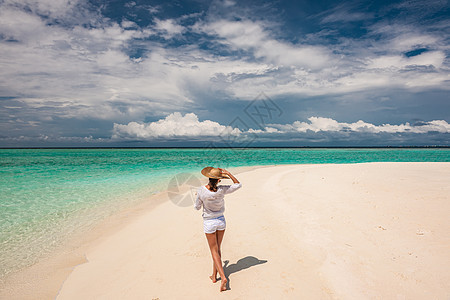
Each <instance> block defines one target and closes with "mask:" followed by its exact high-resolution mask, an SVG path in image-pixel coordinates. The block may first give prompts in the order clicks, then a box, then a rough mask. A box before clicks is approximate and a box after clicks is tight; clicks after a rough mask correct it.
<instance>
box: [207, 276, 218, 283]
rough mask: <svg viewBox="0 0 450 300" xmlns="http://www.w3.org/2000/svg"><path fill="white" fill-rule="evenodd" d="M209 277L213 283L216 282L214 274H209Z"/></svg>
mask: <svg viewBox="0 0 450 300" xmlns="http://www.w3.org/2000/svg"><path fill="white" fill-rule="evenodd" d="M209 278H210V279H211V281H212V282H213V283H216V282H217V277H216V276H214V275H211V276H209Z"/></svg>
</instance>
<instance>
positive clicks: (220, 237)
mask: <svg viewBox="0 0 450 300" xmlns="http://www.w3.org/2000/svg"><path fill="white" fill-rule="evenodd" d="M224 234H225V230H217V231H216V239H217V248H218V249H219V257H220V261H221V262H222V252H221V251H220V249H221V248H220V245H221V244H222V240H223V235H224ZM209 278H211V280H212V282H213V283H216V282H217V268H216V264H215V263H214V260H213V273H212V275H211V276H209Z"/></svg>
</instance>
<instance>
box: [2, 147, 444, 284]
mask: <svg viewBox="0 0 450 300" xmlns="http://www.w3.org/2000/svg"><path fill="white" fill-rule="evenodd" d="M381 161H384V162H400V161H401V162H408V161H410V162H421V161H428V162H450V149H418V148H412V149H299V148H257V149H255V148H248V149H230V148H228V149H223V148H222V149H219V148H204V149H0V190H1V194H0V266H1V269H0V277H1V276H4V275H6V274H8V273H9V272H11V271H14V270H17V269H19V268H21V267H24V266H27V265H30V264H32V263H34V262H36V261H37V260H38V259H39V257H41V256H43V255H45V254H46V253H50V252H51V251H52V250H53V249H54V248H55V247H56V246H57V245H59V244H61V243H62V242H63V241H64V240H65V239H67V237H70V236H71V235H72V234H74V233H76V232H82V231H83V230H88V229H89V228H91V227H92V226H93V225H94V224H96V223H98V222H99V221H100V220H102V219H104V218H105V217H107V216H109V215H111V214H113V213H115V212H117V211H118V210H120V209H122V208H124V207H129V206H132V205H134V204H137V203H140V202H142V201H144V200H146V199H148V197H149V196H150V195H152V194H154V193H157V192H158V191H162V190H166V189H167V187H168V183H169V182H170V180H171V179H172V178H174V176H176V175H177V174H179V173H185V172H196V173H198V172H199V171H200V170H201V168H203V167H204V166H208V165H211V166H216V167H217V166H218V167H224V168H228V167H239V166H256V165H277V164H319V163H361V162H381Z"/></svg>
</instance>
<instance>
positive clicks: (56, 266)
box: [0, 162, 450, 299]
mask: <svg viewBox="0 0 450 300" xmlns="http://www.w3.org/2000/svg"><path fill="white" fill-rule="evenodd" d="M383 165H384V166H385V167H386V168H385V169H389V168H392V165H395V166H400V165H403V167H402V168H406V169H408V168H413V169H414V168H419V169H420V168H421V165H422V166H427V167H426V168H425V169H427V168H431V169H432V168H435V167H439V166H447V167H446V168H447V169H448V166H450V163H439V162H437V163H427V162H418V163H397V162H396V163H389V162H387V163H380V162H377V163H355V164H305V165H298V164H290V165H270V166H266V165H264V166H252V167H239V168H230V170H231V171H232V172H233V173H236V175H238V174H242V175H243V177H244V178H245V179H246V183H245V185H246V186H247V185H249V186H250V187H251V188H253V189H254V188H255V184H256V189H258V188H257V182H255V180H257V179H251V178H252V177H253V175H255V176H256V177H257V178H258V179H259V180H260V181H264V178H265V176H266V177H267V176H269V177H270V178H271V179H272V180H275V181H277V182H278V184H279V185H277V186H276V187H274V189H275V190H277V191H279V192H281V193H282V194H286V195H289V193H290V192H293V191H294V190H295V189H296V188H298V187H297V185H298V184H299V183H302V182H296V181H295V180H294V179H293V178H290V177H286V176H287V174H290V172H291V173H292V170H294V169H299V171H300V172H306V173H305V174H308V172H310V173H311V172H312V173H311V174H315V173H314V172H316V171H317V170H318V169H320V168H324V169H326V170H327V172H330V169H336V167H337V169H339V168H340V169H342V168H344V169H345V168H350V169H351V168H352V166H361V167H362V169H367V168H373V169H378V171H379V172H383V169H384V167H383ZM390 165H391V166H390ZM407 165H410V166H412V167H408V166H407ZM267 168H268V170H267ZM358 168H359V167H357V169H358ZM261 169H266V170H261ZM353 169H355V168H354V167H353ZM261 174H263V175H262V177H261ZM294 174H295V173H294ZM406 175H408V174H406ZM416 175H417V174H416ZM258 176H259V177H258ZM417 176H419V175H417ZM292 180H294V184H288V185H287V186H286V184H285V182H288V183H289V182H291V181H292ZM305 180H307V179H305ZM316 180H317V182H319V183H321V181H322V180H325V179H323V178H322V179H321V178H317V179H316ZM317 182H314V184H317ZM224 183H225V182H224ZM225 184H227V183H225ZM280 185H282V186H283V185H284V187H285V189H284V190H282V191H280V187H281V186H280ZM256 191H257V190H256ZM261 192H264V193H263V194H264V195H263V196H265V197H269V196H270V195H274V194H273V191H271V190H267V189H265V190H264V191H261ZM353 192H356V191H353ZM237 194H238V193H236V196H234V195H233V196H232V197H233V198H232V199H234V197H237V198H239V197H242V196H243V195H237ZM230 196H231V195H230ZM263 196H260V197H263ZM329 196H330V197H331V196H334V195H333V193H332V194H329ZM449 196H450V195H448V191H447V192H445V194H444V195H443V197H444V198H447V199H448V198H449ZM230 198H231V197H230ZM150 199H151V200H150ZM168 200H169V199H168V198H167V191H164V192H160V193H158V194H156V195H152V196H150V197H149V199H148V201H145V202H144V203H141V204H139V205H138V206H136V207H133V208H128V209H125V210H124V211H121V212H119V213H117V214H114V215H113V216H111V217H108V218H107V219H106V220H103V221H102V222H101V223H100V224H99V225H97V226H96V227H95V228H94V229H93V230H92V231H90V232H89V234H87V236H84V237H82V239H81V240H77V241H75V240H73V241H72V243H76V242H80V241H81V242H80V245H79V246H78V248H77V249H76V251H72V252H71V253H64V252H61V255H59V256H55V257H52V258H50V260H49V261H42V262H40V263H38V264H36V265H34V266H32V267H30V268H27V269H26V270H22V271H20V272H18V273H16V274H14V275H15V277H14V276H10V278H9V279H8V280H9V281H8V280H7V281H5V283H6V285H5V286H6V288H7V289H6V292H5V291H1V292H0V296H1V295H5V298H8V299H19V298H20V299H32V298H33V299H36V298H55V297H58V298H59V297H61V298H62V299H64V298H67V296H68V295H72V296H74V294H70V293H71V292H70V290H71V288H73V287H74V286H76V283H74V280H75V279H74V278H77V274H74V271H75V270H76V271H77V272H82V269H83V268H88V267H89V265H90V264H92V263H94V262H95V261H96V260H98V259H99V258H98V257H99V255H100V253H104V251H105V248H104V247H105V245H107V244H108V243H111V240H114V238H116V237H118V236H120V235H121V234H123V232H125V231H126V230H127V229H128V228H130V227H136V228H138V229H139V230H142V227H139V226H142V225H139V226H138V223H139V222H144V221H145V222H148V224H153V223H152V222H156V223H155V224H164V223H165V222H167V221H166V220H165V219H158V221H152V220H149V218H157V217H161V216H159V215H158V213H162V212H173V213H176V214H180V213H181V212H185V213H187V214H188V215H184V214H181V215H179V217H180V218H182V219H185V221H187V222H194V223H195V224H197V223H198V222H199V221H200V219H201V216H199V215H200V214H198V213H195V211H189V209H187V208H186V209H184V208H183V209H181V208H180V210H176V209H175V205H174V204H173V203H167V202H168ZM227 201H228V198H227ZM250 201H253V202H252V203H253V204H252V205H255V206H256V207H258V206H259V203H258V202H254V200H253V199H250ZM259 201H264V203H266V202H267V199H263V198H260V199H259ZM268 205H272V204H270V203H268ZM292 205H294V207H295V205H297V204H295V203H292V200H291V201H288V202H284V206H280V207H277V206H274V207H272V210H271V211H270V212H271V214H267V213H264V214H263V216H264V217H265V218H266V221H267V224H266V225H269V226H270V225H273V226H274V227H275V228H273V230H274V231H275V232H274V233H275V234H276V235H280V233H282V232H283V231H284V230H285V228H284V227H283V226H284V225H283V224H282V223H280V221H279V220H278V219H277V218H274V216H273V215H272V213H273V214H275V215H276V216H283V217H284V218H285V220H289V221H290V222H298V221H296V219H297V218H298V216H296V215H293V214H292V209H293V206H292ZM447 205H448V204H447ZM228 206H230V207H229V210H230V212H229V214H230V216H229V218H228V216H227V220H229V222H230V227H231V226H232V225H231V224H238V225H239V227H240V226H242V227H245V226H253V224H252V223H251V220H245V214H242V213H240V215H239V214H238V212H237V211H236V206H235V204H233V202H232V201H231V202H230V203H228V202H227V210H228ZM297 212H298V211H297ZM312 212H314V214H316V212H315V211H314V210H313V211H310V216H311V215H312ZM226 213H227V212H226ZM320 213H322V212H321V211H320V210H319V215H317V216H316V218H321V217H322V216H320ZM239 217H241V218H242V219H244V220H242V219H240V218H239ZM158 222H159V223H158ZM249 222H250V223H249ZM286 222H287V221H286ZM310 222H311V220H310ZM312 222H313V223H314V220H312ZM155 224H153V225H155ZM303 225H305V226H310V225H311V224H307V223H304V224H303ZM341 225H342V224H341ZM443 225H444V226H448V224H447V225H445V224H443ZM155 226H157V225H155ZM314 226H319V225H317V224H314ZM342 226H343V225H342ZM379 226H381V228H375V229H376V230H377V232H378V231H380V232H386V230H388V229H391V228H387V227H386V225H385V224H382V225H379ZM300 227H301V226H300ZM344 227H345V226H344ZM344 227H343V228H344ZM197 229H199V228H197ZM313 229H314V228H313ZM158 230H159V229H158ZM236 230H237V228H236V227H235V228H234V229H233V227H231V228H230V229H229V230H228V228H227V232H230V236H233V235H234V236H236V237H237V238H246V237H245V233H242V232H240V231H239V230H238V231H236ZM265 230H268V229H267V228H263V229H261V228H259V229H257V232H259V233H261V232H264V231H265ZM330 230H332V229H330ZM418 230H422V231H423V232H416V236H419V237H422V236H424V235H428V234H429V232H426V230H425V229H418ZM171 232H172V231H171ZM312 232H314V230H312ZM312 232H310V233H309V234H307V235H305V234H304V233H303V234H300V233H298V234H297V233H296V234H295V240H297V242H299V243H300V245H302V247H300V248H299V247H298V246H299V245H298V244H297V245H293V244H292V242H286V241H278V242H279V243H280V244H283V245H284V246H286V247H288V248H290V250H291V251H292V252H293V253H297V254H298V256H299V257H301V259H302V260H303V262H302V264H303V267H304V268H305V271H301V272H300V274H299V276H300V277H302V276H307V275H308V274H307V272H306V270H308V271H312V272H313V275H311V274H309V276H311V278H315V279H316V280H317V282H316V283H312V282H311V279H309V280H307V281H306V282H309V283H310V284H312V285H311V286H310V287H309V288H306V287H305V290H304V294H301V295H303V296H304V295H311V296H317V295H319V294H320V295H322V296H326V297H328V298H335V297H336V296H339V295H340V296H343V295H347V296H348V295H357V294H361V295H363V292H362V290H361V289H353V290H352V289H350V288H347V290H345V289H342V287H340V285H341V284H344V283H343V282H340V283H336V282H333V280H334V281H336V279H332V280H330V278H328V277H326V276H324V275H323V273H327V272H328V273H334V272H336V270H337V269H336V266H335V264H336V263H337V264H338V265H339V263H338V262H337V261H339V259H338V258H337V257H335V258H333V255H335V254H324V252H323V250H321V251H319V252H320V255H319V257H317V255H316V254H315V253H316V252H317V251H316V250H317V247H323V246H324V245H325V244H326V241H321V239H323V238H324V237H323V236H321V235H319V236H318V238H316V240H314V238H313V237H312V236H310V234H312ZM259 233H258V234H256V238H258V241H257V242H256V241H255V243H256V244H261V243H262V241H263V240H262V236H260V235H259ZM283 235H284V234H281V236H283ZM123 237H124V236H122V238H123ZM194 237H195V239H194V240H195V242H194V241H193V242H191V241H187V240H186V242H187V243H188V244H189V245H190V246H191V248H192V247H193V248H194V249H195V251H193V252H192V250H189V251H188V252H183V251H181V250H178V251H176V252H175V257H176V258H177V257H178V256H181V257H182V258H183V259H185V260H191V262H192V261H197V259H198V258H201V260H200V261H199V262H197V263H201V265H202V266H203V267H204V266H206V265H208V267H206V269H205V270H203V268H202V269H201V270H202V272H203V271H204V272H206V273H205V275H206V274H207V272H208V270H209V268H210V266H209V263H210V262H209V259H208V260H205V259H204V256H205V255H206V257H208V252H207V251H205V250H207V249H205V245H203V243H204V240H203V237H202V232H201V231H200V232H198V230H196V232H195V234H194ZM152 238H153V239H155V240H156V239H157V240H158V242H159V243H160V245H161V246H162V247H165V246H164V243H167V240H166V239H164V238H163V237H158V236H153V237H152ZM259 239H261V241H260V240H259ZM197 242H198V243H199V244H198V245H197V244H196V243H197ZM229 242H231V241H229ZM286 243H287V244H286ZM225 245H226V244H225ZM349 245H351V244H349ZM235 246H237V248H242V247H243V245H235ZM120 247H125V245H121V246H120ZM224 247H225V246H224ZM260 247H261V248H262V249H264V244H261V246H260ZM344 247H346V248H347V247H348V248H350V249H352V248H354V247H355V246H354V245H352V247H350V246H346V245H345V243H344ZM244 248H245V247H244ZM140 250H141V249H137V250H136V251H140ZM253 250H254V251H253V252H251V253H248V254H251V255H250V256H247V257H244V258H242V254H241V253H239V254H236V255H235V258H237V259H236V260H235V261H236V264H237V265H239V258H240V259H246V261H249V262H252V261H253V260H254V259H255V257H256V259H259V260H261V261H262V260H265V259H266V260H268V259H267V253H266V252H261V250H258V251H256V250H255V249H253ZM266 250H267V249H266ZM353 250H354V249H353ZM152 251H157V250H152ZM180 251H181V252H180ZM236 251H237V250H235V249H226V252H228V253H229V254H230V256H231V257H233V252H236ZM280 251H281V250H280ZM340 251H342V249H341V250H340ZM275 252H276V251H275ZM86 253H88V254H86ZM93 253H94V254H93ZM277 253H278V254H280V252H277ZM156 254H157V255H160V256H162V257H164V255H166V254H165V253H160V252H156ZM156 254H155V255H156ZM101 255H103V254H101ZM108 255H114V253H111V254H109V253H106V256H108ZM323 255H325V256H327V257H328V258H327V260H325V262H324V261H322V258H321V257H320V256H323ZM91 256H92V257H93V258H92V259H89V257H91ZM230 256H228V257H230ZM129 259H130V261H132V260H133V259H132V258H129ZM252 259H253V260H252ZM274 259H275V258H272V259H270V260H268V261H269V262H272V261H273V260H274ZM348 259H351V258H350V257H348ZM203 260H205V261H203ZM333 261H334V265H333ZM88 262H89V263H88ZM230 262H231V263H233V262H234V261H232V260H231V259H230ZM279 263H281V262H279ZM320 264H322V270H321V271H320V273H321V274H322V275H320V274H319V273H317V272H316V271H317V268H316V265H320ZM231 265H232V264H231ZM255 266H256V265H255ZM261 267H264V268H266V267H267V264H264V265H261ZM286 267H287V269H288V270H287V271H285V275H283V276H285V277H286V276H289V274H290V272H293V271H294V270H291V269H289V266H286ZM257 268H258V267H255V268H254V269H255V270H257ZM291 268H292V267H291ZM339 268H341V269H340V271H342V272H345V273H349V272H350V273H351V272H354V271H352V270H347V269H345V268H347V266H343V265H342V264H341V265H339ZM101 272H105V271H101ZM161 272H163V271H161ZM45 273H47V274H45ZM149 273H151V274H149V275H148V276H150V275H152V276H156V277H158V276H161V274H157V273H152V272H150V271H149ZM163 273H164V272H163ZM242 273H244V272H242ZM43 274H44V276H42V275H43ZM37 275H41V276H38V278H39V279H38V281H34V282H33V278H35V277H36V276H37ZM72 275H73V276H72ZM163 275H164V274H163ZM240 275H241V274H240V272H239V273H236V274H233V275H232V276H236V277H237V276H240ZM336 275H338V274H337V273H336ZM440 275H441V276H442V275H443V274H440ZM444 275H445V276H443V277H444V278H447V277H449V275H448V274H444ZM93 276H94V275H93ZM104 276H107V273H104ZM280 276H281V275H280ZM283 276H281V277H283ZM295 276H298V275H295ZM109 278H110V277H109ZM232 278H233V279H234V278H235V277H232ZM302 278H303V277H302ZM351 278H353V279H352V280H356V279H355V278H354V276H353V277H351ZM110 279H111V278H110ZM20 280H22V282H21V283H20V282H19V281H20ZM242 280H243V282H246V283H247V284H250V285H254V284H251V283H250V282H248V280H247V281H246V280H245V278H242ZM280 280H281V281H282V282H283V281H286V279H280ZM237 281H238V279H237V278H236V283H235V281H234V280H233V282H232V284H233V286H235V287H236V288H237V289H238V288H239V287H243V286H239V285H238V282H237ZM356 281H357V280H356ZM75 282H77V281H76V280H75ZM78 284H80V281H79V280H78ZM155 284H156V286H154V289H155V290H159V294H156V295H154V296H155V297H156V296H160V295H161V296H164V295H166V296H168V295H172V296H173V294H171V291H170V289H169V290H168V291H164V288H167V287H168V286H167V284H166V283H164V282H160V283H159V285H158V283H157V282H156V283H155ZM275 284H280V282H275ZM320 285H322V286H320ZM347 285H348V284H347ZM359 285H361V283H359ZM288 286H289V285H288ZM324 288H325V292H324V290H323V289H324ZM339 289H341V290H340V291H339V292H336V290H339ZM284 290H287V291H288V292H287V294H286V295H288V298H289V297H290V296H289V295H291V296H292V293H293V294H295V287H293V286H289V287H286V286H285V287H284ZM263 291H264V289H263ZM289 291H292V293H291V292H289ZM141 292H142V291H141ZM267 292H268V294H270V292H273V291H272V289H269V290H268V291H267ZM228 293H230V292H228ZM268 294H264V293H262V294H261V295H268ZM39 295H40V296H39ZM180 295H181V294H180ZM214 295H215V294H214ZM239 295H241V294H233V297H236V296H239ZM296 295H299V294H296ZM6 296H9V297H6ZM80 296H82V295H77V296H76V297H80ZM84 296H86V295H84ZM141 296H142V294H141ZM209 296H211V295H210V294H209ZM230 296H231V295H230ZM366 296H368V295H367V294H366ZM372 296H373V295H372ZM199 298H200V299H203V297H199ZM204 298H207V297H204ZM338 298H339V297H338ZM369 298H370V297H369Z"/></svg>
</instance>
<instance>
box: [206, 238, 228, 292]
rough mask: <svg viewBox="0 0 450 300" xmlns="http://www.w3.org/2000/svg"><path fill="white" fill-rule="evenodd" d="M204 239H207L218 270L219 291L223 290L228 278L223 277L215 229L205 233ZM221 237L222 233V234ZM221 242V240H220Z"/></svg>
mask: <svg viewBox="0 0 450 300" xmlns="http://www.w3.org/2000/svg"><path fill="white" fill-rule="evenodd" d="M205 235H206V239H207V240H208V245H209V250H210V251H211V255H212V258H213V261H214V264H215V265H216V269H217V271H218V272H219V275H220V278H221V281H222V282H221V284H220V291H221V292H222V291H225V290H226V289H227V287H226V284H227V282H228V280H227V279H226V277H225V273H224V272H223V267H222V260H221V257H220V256H219V246H218V235H217V231H216V232H215V233H205ZM222 238H223V234H222ZM221 242H222V240H221Z"/></svg>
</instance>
